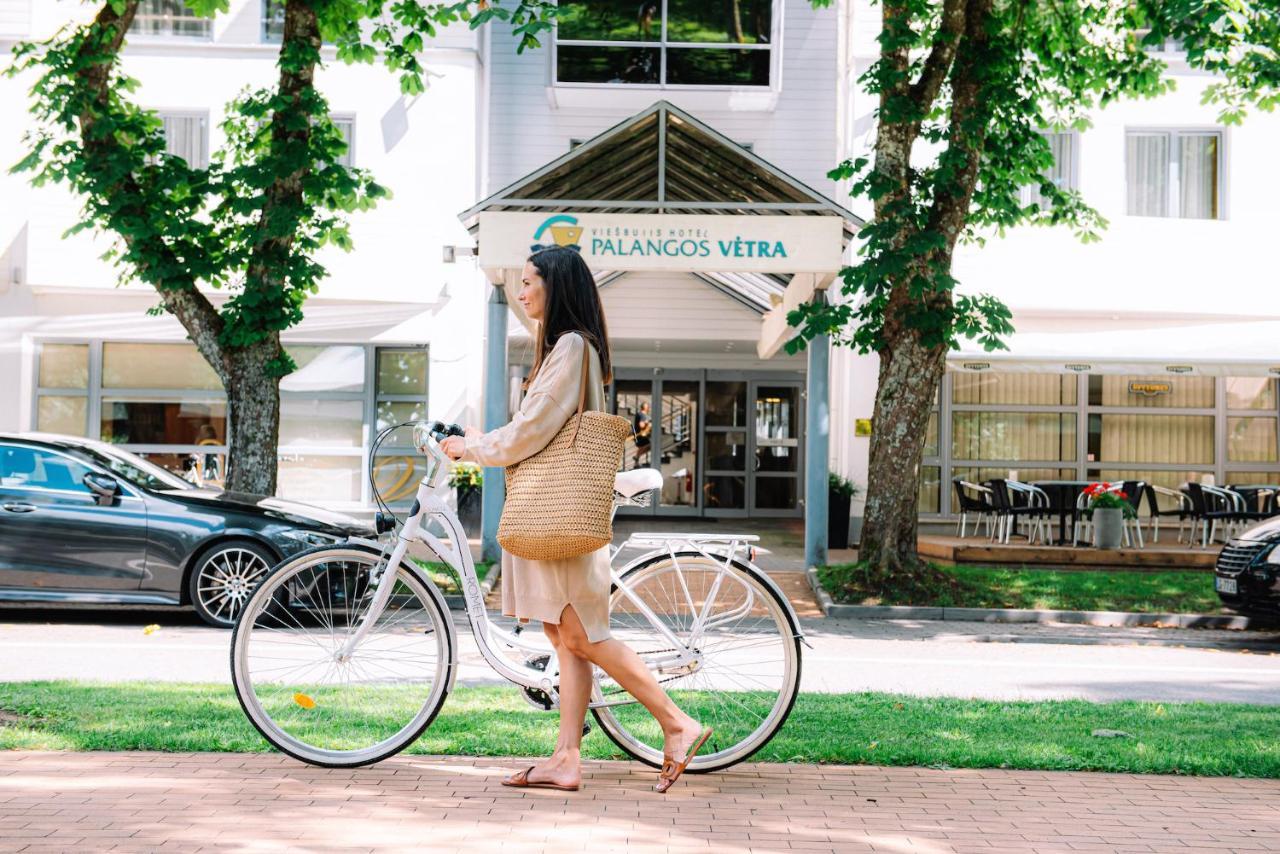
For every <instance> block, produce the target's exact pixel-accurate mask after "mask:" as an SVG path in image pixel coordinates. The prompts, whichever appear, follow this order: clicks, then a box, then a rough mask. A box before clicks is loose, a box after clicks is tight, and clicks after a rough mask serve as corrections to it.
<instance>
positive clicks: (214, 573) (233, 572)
mask: <svg viewBox="0 0 1280 854" xmlns="http://www.w3.org/2000/svg"><path fill="white" fill-rule="evenodd" d="M268 569H270V567H269V566H268V565H267V562H266V561H265V560H263V559H262V558H261V557H260V556H258V555H257V554H255V553H253V552H251V551H249V550H248V549H239V548H229V549H223V550H222V551H220V552H218V553H217V554H215V555H213V557H211V558H209V559H208V560H207V561H205V563H204V566H203V567H202V568H201V570H200V582H199V587H198V590H199V594H200V603H201V604H202V605H203V606H204V609H205V610H206V611H208V612H209V614H210V616H212V617H213V618H214V619H216V620H222V621H223V622H228V623H230V622H234V621H235V618H236V615H237V614H239V613H240V609H241V608H243V607H244V603H245V602H247V601H249V596H250V594H252V593H253V589H254V588H255V587H257V585H258V582H259V581H261V580H262V577H263V576H264V575H266V572H267V570H268Z"/></svg>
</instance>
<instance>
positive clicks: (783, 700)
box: [591, 551, 803, 774]
mask: <svg viewBox="0 0 1280 854" xmlns="http://www.w3.org/2000/svg"><path fill="white" fill-rule="evenodd" d="M675 557H676V558H677V559H680V558H689V559H701V560H703V561H705V558H703V556H702V554H701V553H700V552H696V551H680V552H676V553H675ZM669 561H670V555H669V554H666V553H663V554H655V555H654V556H653V557H652V558H650V559H649V560H646V561H644V562H642V563H639V564H637V565H636V566H634V567H632V568H631V569H629V570H627V572H626V573H625V574H624V575H623V576H622V578H623V579H624V580H626V579H628V578H634V577H635V576H637V575H639V574H640V573H642V572H645V571H649V570H651V569H652V568H653V567H654V566H656V565H659V564H663V563H668V562H669ZM729 566H730V568H731V570H733V571H737V572H740V573H742V574H744V575H745V576H747V577H748V578H749V579H750V580H751V581H752V582H753V583H754V585H755V587H756V589H757V590H758V591H759V592H762V593H763V594H764V595H766V596H767V597H769V599H770V601H771V602H772V603H773V605H774V607H775V609H776V613H779V614H781V615H782V618H783V619H782V628H784V629H785V630H787V631H789V632H790V635H789V637H784V638H783V639H782V641H783V644H784V647H789V648H790V649H791V650H793V651H794V669H793V671H792V672H791V673H790V675H789V677H788V680H787V685H786V686H785V688H784V690H783V691H780V692H779V696H780V702H778V703H775V705H774V709H773V710H772V712H771V725H770V726H769V727H768V728H767V730H766V731H763V732H761V731H759V730H757V731H756V732H754V733H752V737H751V738H750V739H749V741H750V743H749V744H745V745H742V744H738V745H734V746H733V748H732V749H723V748H722V749H721V750H719V751H717V752H716V753H708V754H706V755H703V754H701V753H700V754H699V755H698V756H697V757H695V758H694V760H693V762H692V763H690V765H689V766H688V768H686V769H685V773H690V774H707V773H711V772H713V771H723V770H724V769H726V768H731V767H733V766H734V765H737V764H738V763H740V762H745V761H746V760H747V759H750V758H751V757H752V756H754V755H755V754H756V753H757V752H759V751H760V749H761V748H763V747H764V746H765V745H766V744H768V743H769V742H770V741H771V740H772V739H773V737H774V736H775V735H777V733H778V731H779V730H780V729H781V728H782V727H783V725H784V724H786V722H787V718H789V717H790V715H791V710H792V709H793V708H794V707H795V703H796V699H797V697H799V694H800V676H801V670H802V666H803V658H802V655H801V648H800V629H799V626H798V625H796V624H795V622H794V621H793V619H792V612H791V609H790V608H789V606H788V603H787V602H786V600H785V599H784V598H783V596H782V595H781V594H780V593H779V591H778V590H777V588H776V587H775V586H774V585H773V584H772V583H771V582H769V581H768V578H767V576H765V575H764V573H763V572H761V571H760V570H758V569H756V568H754V567H752V566H749V565H747V564H744V563H742V562H740V561H737V560H734V561H731V562H730V563H729ZM617 589H618V588H617V585H614V586H613V588H612V589H611V591H610V595H611V597H612V596H613V595H614V594H616V592H617ZM599 693H600V692H599V685H598V674H597V675H596V684H595V686H594V690H593V699H595V698H597V697H598V696H599ZM591 714H592V716H593V717H594V718H595V721H596V723H597V725H599V727H600V729H601V730H602V731H603V732H604V734H605V735H606V736H608V738H609V740H610V741H612V742H613V743H614V744H615V745H617V747H618V748H619V749H620V750H622V751H623V752H624V753H626V754H627V755H628V756H630V757H631V758H632V759H635V760H636V761H638V762H642V763H644V764H645V765H648V766H650V767H651V768H660V767H661V766H662V757H661V753H660V752H659V753H658V754H656V755H655V753H654V751H653V750H652V748H648V747H647V746H646V747H644V748H640V747H638V746H637V745H638V744H641V743H642V742H640V739H638V738H635V737H634V736H624V735H623V733H622V732H620V729H621V728H620V727H619V726H615V722H616V719H615V718H613V715H612V713H611V712H609V711H608V710H607V709H602V708H601V707H597V706H593V707H592V709H591Z"/></svg>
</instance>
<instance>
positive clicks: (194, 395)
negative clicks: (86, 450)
mask: <svg viewBox="0 0 1280 854" xmlns="http://www.w3.org/2000/svg"><path fill="white" fill-rule="evenodd" d="M189 343H190V342H187V341H183V340H172V339H147V338H136V337H131V338H109V339H104V338H84V337H76V336H60V335H51V336H40V337H37V338H36V339H35V340H34V342H33V344H34V348H33V349H34V352H33V358H32V371H33V373H32V374H31V377H32V380H33V381H32V384H31V409H30V416H29V417H28V419H27V424H28V425H29V429H30V430H32V431H37V432H38V431H39V427H40V425H39V421H38V418H39V402H40V398H41V397H79V398H84V399H87V401H88V405H87V407H86V416H85V417H86V421H87V423H86V424H85V430H84V434H83V437H84V438H87V439H90V440H93V441H101V437H102V405H103V401H104V400H107V399H128V400H140V401H155V402H179V403H181V402H185V401H192V402H218V403H223V404H224V405H226V407H227V418H228V423H230V422H229V419H230V418H231V409H232V407H231V403H230V401H229V400H228V399H227V394H226V392H225V391H219V390H211V389H162V388H123V387H122V388H116V387H110V388H107V387H104V386H103V385H102V379H103V345H104V344H189ZM46 344H86V345H88V347H89V372H88V379H87V382H86V385H85V388H84V389H63V388H53V387H47V388H46V387H42V386H41V385H40V384H39V379H40V359H41V355H42V352H43V349H42V348H43V346H44V345H46ZM284 345H285V347H286V348H288V347H359V348H360V349H361V350H362V351H363V352H364V374H363V386H362V387H361V388H360V389H358V390H352V391H287V390H284V389H281V391H280V400H281V403H282V404H283V403H284V402H285V401H286V400H288V399H298V400H348V401H359V402H360V405H361V413H362V436H361V443H360V444H359V445H354V446H340V445H299V444H297V443H292V444H281V443H279V442H278V443H277V445H276V457H277V461H279V460H280V459H281V458H282V457H286V456H314V457H350V458H355V459H359V461H360V462H359V472H360V493H359V497H358V498H357V499H356V501H354V502H349V501H345V500H342V499H337V500H333V501H329V502H328V503H329V504H331V505H333V506H335V507H338V508H340V509H352V510H363V509H367V508H369V507H371V506H372V505H373V494H372V492H371V491H370V488H369V449H370V444H371V442H372V438H373V436H374V435H375V429H374V428H375V427H376V424H377V404H378V402H379V401H380V400H383V399H384V398H392V399H394V400H410V399H411V400H421V401H422V402H423V405H424V409H425V407H427V406H429V405H430V399H431V398H430V393H431V346H430V344H422V343H420V342H404V343H398V342H394V341H387V342H382V341H379V342H371V341H349V340H331V341H326V340H314V339H301V340H289V341H285V342H284ZM379 350H421V351H423V352H424V353H425V354H426V356H425V357H426V391H424V392H423V393H422V395H420V396H418V395H378V394H377V389H376V388H375V383H376V381H377V354H378V351H379ZM118 447H120V448H121V449H122V450H126V451H129V452H131V453H136V454H216V455H221V456H223V457H224V458H225V456H226V455H227V453H228V451H229V445H228V444H225V443H224V444H221V445H177V444H173V445H168V444H132V443H130V444H120V445H118ZM398 447H399V449H400V450H401V451H403V450H404V449H405V446H403V445H401V446H398ZM391 450H395V448H391ZM179 476H181V475H180V474H179ZM407 503H408V502H407V501H406V502H403V504H406V505H407ZM393 506H400V505H398V504H395V503H393Z"/></svg>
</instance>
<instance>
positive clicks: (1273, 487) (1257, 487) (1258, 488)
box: [1226, 483, 1280, 510]
mask: <svg viewBox="0 0 1280 854" xmlns="http://www.w3.org/2000/svg"><path fill="white" fill-rule="evenodd" d="M1226 488H1227V489H1229V490H1231V491H1232V492H1235V493H1237V494H1239V495H1240V496H1242V497H1243V498H1244V500H1245V503H1246V504H1252V505H1254V509H1255V510H1265V509H1266V501H1265V498H1270V497H1271V496H1272V495H1275V494H1276V493H1277V492H1280V485H1277V484H1274V483H1232V484H1229V485H1228V486H1227V487H1226Z"/></svg>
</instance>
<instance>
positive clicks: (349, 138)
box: [329, 116, 356, 169]
mask: <svg viewBox="0 0 1280 854" xmlns="http://www.w3.org/2000/svg"><path fill="white" fill-rule="evenodd" d="M329 118H330V119H331V120H332V121H333V124H334V126H336V127H337V128H338V132H339V133H341V134H342V141H343V142H345V143H346V144H347V150H346V151H345V152H344V153H343V154H342V156H341V157H339V158H338V162H339V163H341V164H342V165H343V166H346V167H347V168H348V169H350V168H352V167H353V166H355V165H356V117H355V116H330V117H329Z"/></svg>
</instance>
